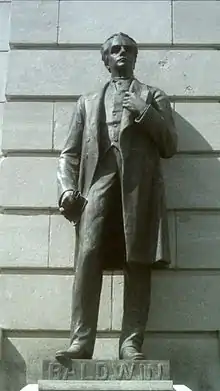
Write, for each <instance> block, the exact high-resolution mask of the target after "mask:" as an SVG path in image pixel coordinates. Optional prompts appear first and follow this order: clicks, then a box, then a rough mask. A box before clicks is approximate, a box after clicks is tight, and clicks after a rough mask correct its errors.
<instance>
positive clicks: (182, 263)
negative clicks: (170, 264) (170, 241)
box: [176, 211, 220, 269]
mask: <svg viewBox="0 0 220 391" xmlns="http://www.w3.org/2000/svg"><path fill="white" fill-rule="evenodd" d="M176 229H177V267H180V268H205V269H211V268H216V269H219V268H220V265H219V246H220V237H219V232H220V215H219V212H217V211H216V212H211V211H209V212H178V213H177V224H176Z"/></svg>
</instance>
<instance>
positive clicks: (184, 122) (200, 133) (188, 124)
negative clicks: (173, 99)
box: [175, 102, 220, 152]
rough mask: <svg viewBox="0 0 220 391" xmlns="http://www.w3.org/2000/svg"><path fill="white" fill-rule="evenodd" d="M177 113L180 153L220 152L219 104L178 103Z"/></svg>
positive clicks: (176, 121)
mask: <svg viewBox="0 0 220 391" xmlns="http://www.w3.org/2000/svg"><path fill="white" fill-rule="evenodd" d="M175 111H176V113H175V123H176V127H177V131H178V149H179V151H181V152H183V151H190V152H194V151H196V152H199V151H202V152H204V151H206V152H211V151H213V150H215V151H219V150H220V140H219V137H218V133H219V122H220V105H219V103H192V102H188V103H176V104H175Z"/></svg>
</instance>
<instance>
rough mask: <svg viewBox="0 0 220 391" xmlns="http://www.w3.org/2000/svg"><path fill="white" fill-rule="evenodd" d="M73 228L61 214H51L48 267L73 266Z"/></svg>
mask: <svg viewBox="0 0 220 391" xmlns="http://www.w3.org/2000/svg"><path fill="white" fill-rule="evenodd" d="M74 250H75V228H74V227H73V225H72V224H71V223H70V222H69V221H68V220H66V219H65V218H64V217H63V216H55V215H54V216H51V224H50V250H49V266H50V267H60V268H61V267H70V268H73V267H74Z"/></svg>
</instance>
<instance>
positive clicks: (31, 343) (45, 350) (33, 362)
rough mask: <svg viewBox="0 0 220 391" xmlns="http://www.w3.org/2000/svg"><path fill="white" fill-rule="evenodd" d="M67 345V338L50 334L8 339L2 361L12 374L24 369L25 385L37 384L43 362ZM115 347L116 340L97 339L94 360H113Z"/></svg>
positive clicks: (115, 354)
mask: <svg viewBox="0 0 220 391" xmlns="http://www.w3.org/2000/svg"><path fill="white" fill-rule="evenodd" d="M68 345H69V338H68V337H66V338H61V337H59V336H54V333H52V332H51V337H45V336H44V337H42V336H41V334H40V333H38V334H37V336H35V337H29V338H26V337H21V338H20V337H9V338H5V339H4V352H5V354H4V360H5V361H6V363H7V364H8V367H9V369H10V370H11V371H12V373H14V372H13V368H19V367H25V368H26V381H27V383H37V381H38V380H39V379H43V361H44V360H48V361H53V360H54V357H55V353H56V351H57V350H61V349H65V348H67V347H68ZM117 345H118V341H117V339H116V338H108V337H103V338H100V337H98V338H97V339H96V343H95V351H94V358H96V359H97V358H99V359H115V358H116V357H117ZM12 378H13V376H12ZM13 391H14V390H13ZM15 391H17V389H15Z"/></svg>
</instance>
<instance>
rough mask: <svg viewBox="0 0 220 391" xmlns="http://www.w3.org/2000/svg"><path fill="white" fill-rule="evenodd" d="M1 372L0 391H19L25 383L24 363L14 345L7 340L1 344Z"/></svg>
mask: <svg viewBox="0 0 220 391" xmlns="http://www.w3.org/2000/svg"><path fill="white" fill-rule="evenodd" d="M2 356H3V357H2V368H1V371H0V374H1V372H2V375H3V380H1V381H2V382H3V385H2V388H1V390H3V391H19V390H20V389H22V387H24V386H25V385H26V384H27V382H26V363H25V361H24V359H23V357H22V356H21V355H20V353H19V352H18V351H17V349H16V348H15V347H14V345H13V344H12V343H11V341H9V340H8V339H7V338H4V342H3V354H2ZM0 384H1V383H0Z"/></svg>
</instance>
